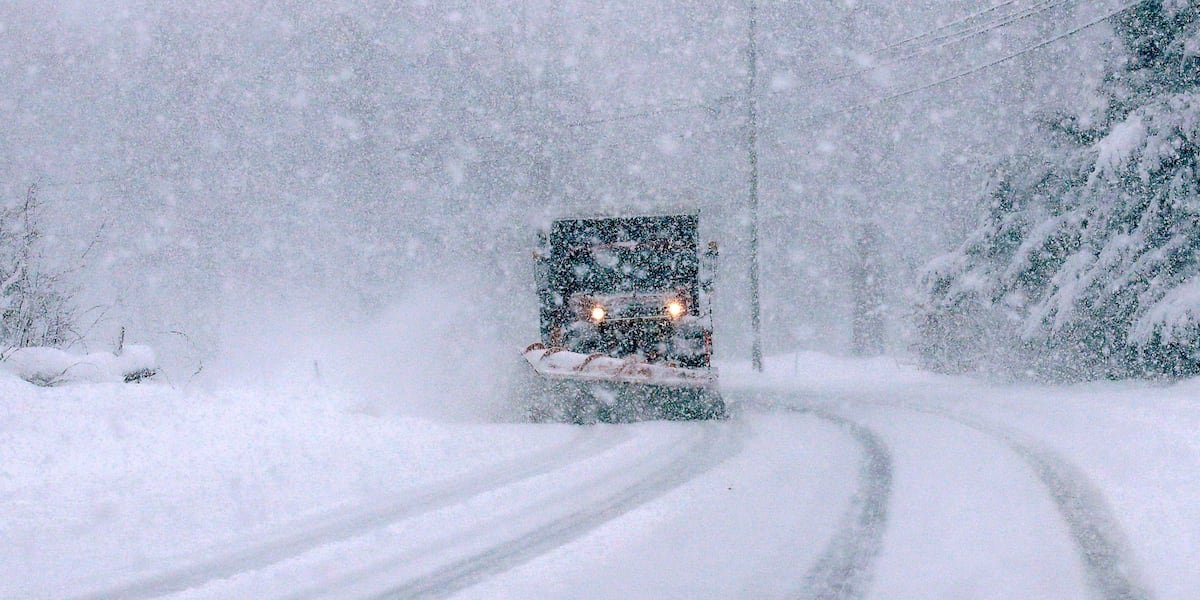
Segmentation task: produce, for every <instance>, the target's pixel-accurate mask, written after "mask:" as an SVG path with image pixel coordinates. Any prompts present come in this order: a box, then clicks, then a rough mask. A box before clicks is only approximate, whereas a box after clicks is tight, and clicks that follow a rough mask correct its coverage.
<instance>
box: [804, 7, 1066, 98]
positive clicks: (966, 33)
mask: <svg viewBox="0 0 1200 600" xmlns="http://www.w3.org/2000/svg"><path fill="white" fill-rule="evenodd" d="M1076 1H1078V0H1058V1H1055V0H1046V1H1044V2H1042V3H1041V4H1038V5H1034V6H1033V7H1030V8H1028V9H1025V10H1024V11H1018V12H1016V13H1012V14H1009V15H1007V16H1006V17H1004V18H1002V19H999V20H996V21H992V22H989V23H986V24H985V25H988V26H987V27H982V28H978V29H974V30H971V29H967V30H963V31H960V32H956V33H954V34H950V35H944V36H939V37H935V38H932V39H931V40H930V43H933V42H940V43H936V44H934V45H923V46H921V47H917V48H916V49H914V50H911V51H910V52H908V53H906V54H901V55H899V56H897V57H894V58H891V59H888V60H885V61H883V62H879V63H876V64H872V65H870V66H867V67H863V68H860V69H855V70H852V71H846V72H844V73H839V74H837V75H833V76H830V77H827V78H824V79H820V80H817V81H814V82H812V83H811V84H810V85H814V86H816V85H826V84H830V83H836V82H838V81H843V80H846V79H850V78H852V77H857V76H859V75H863V74H866V73H870V72H873V71H875V70H876V69H879V68H880V67H886V66H889V65H895V64H899V63H903V62H906V61H908V60H911V59H914V58H918V57H921V56H924V55H927V54H931V53H933V52H936V51H938V50H941V49H942V48H946V47H948V46H952V45H955V44H959V43H962V42H965V41H967V40H970V39H973V38H976V37H979V36H981V35H984V34H986V33H988V32H990V31H995V30H997V29H1001V28H1003V27H1008V26H1009V25H1012V24H1014V23H1018V22H1020V21H1024V20H1025V19H1028V18H1030V17H1033V16H1035V15H1037V14H1040V13H1044V12H1048V11H1051V10H1053V9H1056V8H1061V7H1063V6H1066V5H1068V4H1071V3H1073V2H1076Z"/></svg>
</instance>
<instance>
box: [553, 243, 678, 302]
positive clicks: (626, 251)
mask: <svg viewBox="0 0 1200 600" xmlns="http://www.w3.org/2000/svg"><path fill="white" fill-rule="evenodd" d="M567 262H568V268H570V270H571V277H572V279H573V280H574V282H575V288H576V289H578V290H580V291H587V292H592V293H602V294H605V293H608V294H611V293H628V292H654V291H662V290H667V289H672V288H675V287H678V286H680V285H686V284H687V282H688V281H689V280H690V278H691V276H692V275H693V274H694V273H695V272H696V266H697V265H696V256H695V253H694V252H689V251H688V248H687V247H684V246H678V245H673V244H670V243H661V242H660V243H637V242H623V243H620V242H619V243H615V244H604V245H597V246H581V247H575V248H572V249H571V252H570V257H569V260H568V261H567Z"/></svg>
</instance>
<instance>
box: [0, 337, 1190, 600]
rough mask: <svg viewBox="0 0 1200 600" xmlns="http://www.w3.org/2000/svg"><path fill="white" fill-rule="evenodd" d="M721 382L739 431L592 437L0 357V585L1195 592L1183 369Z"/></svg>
mask: <svg viewBox="0 0 1200 600" xmlns="http://www.w3.org/2000/svg"><path fill="white" fill-rule="evenodd" d="M722 373H723V389H724V393H725V396H726V398H727V400H729V401H730V402H731V403H732V404H733V406H734V413H735V415H734V416H733V417H732V418H731V419H729V420H727V421H721V422H707V423H666V422H652V423H638V424H629V425H596V426H588V427H575V426H567V425H530V424H518V423H508V424H504V423H493V424H486V423H442V422H434V421H429V420H425V419H416V418H411V417H405V416H400V415H395V414H387V413H382V412H379V411H378V410H373V409H370V408H369V407H370V406H371V405H369V404H361V403H358V402H357V401H356V400H355V399H354V398H352V397H347V396H346V395H345V394H340V393H338V392H336V391H335V390H331V389H328V388H325V387H322V386H320V385H317V384H315V383H314V384H311V385H306V384H303V383H302V382H297V383H296V385H294V386H293V389H288V390H270V391H264V390H258V389H240V390H228V389H227V390H219V391H211V392H200V391H179V390H175V389H172V388H170V387H167V386H165V385H162V384H150V385H138V386H134V385H121V384H113V383H101V384H81V385H74V386H68V387H58V388H41V387H36V386H33V385H30V384H27V383H25V382H23V381H21V380H19V379H17V378H16V377H14V376H11V375H0V452H2V453H3V454H2V455H0V456H2V457H3V458H2V460H0V507H3V508H2V510H3V512H2V515H3V524H4V526H3V527H2V528H0V598H62V597H88V596H92V597H109V596H118V597H127V598H137V597H157V596H174V597H183V598H263V597H268V598H269V597H288V596H296V597H336V598H344V597H351V598H354V597H367V596H376V595H379V594H383V595H392V596H397V597H408V596H414V595H420V594H428V595H433V596H449V595H458V596H462V597H467V598H496V597H512V598H525V597H546V598H576V597H598V598H630V597H637V598H696V597H708V598H743V597H755V598H759V597H794V596H796V595H805V594H806V593H812V594H819V593H820V592H822V591H825V592H828V591H830V590H839V589H840V590H842V592H841V593H840V595H839V594H833V595H832V596H831V597H855V596H856V595H861V596H862V597H867V598H880V599H882V598H1090V597H1101V596H1104V595H1106V594H1111V593H1112V592H1114V591H1118V590H1122V589H1124V590H1127V591H1131V592H1133V593H1134V595H1133V597H1138V596H1142V597H1158V598H1180V599H1187V598H1195V597H1196V591H1197V590H1200V570H1197V569H1196V568H1195V565H1196V564H1200V435H1198V434H1200V407H1198V406H1197V404H1196V398H1197V397H1200V381H1188V382H1183V383H1177V384H1173V385H1154V384H1147V383H1106V384H1087V385H1075V386H1069V387H1045V386H1032V385H1002V384H993V383H986V382H981V381H977V380H972V379H966V378H949V377H942V376H934V375H930V374H926V373H922V372H920V371H917V370H916V369H913V368H911V367H907V366H904V365H901V364H898V363H896V362H895V361H893V360H891V359H872V360H851V359H845V358H837V357H831V356H826V355H822V354H815V353H802V354H799V355H794V356H793V355H788V356H781V357H775V358H773V359H771V360H769V361H768V364H767V372H766V374H761V375H760V374H756V373H753V372H751V371H750V370H749V369H748V368H747V366H746V365H742V364H727V365H724V369H723V371H722ZM1098 548H1099V549H1100V550H1104V551H1105V552H1097V549H1098ZM1089 551H1091V553H1090V554H1089ZM1088 556H1091V560H1090V561H1089V560H1088V559H1087V558H1086V557H1088ZM1097 557H1100V558H1097ZM839 584H842V587H837V585H839Z"/></svg>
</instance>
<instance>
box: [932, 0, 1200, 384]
mask: <svg viewBox="0 0 1200 600" xmlns="http://www.w3.org/2000/svg"><path fill="white" fill-rule="evenodd" d="M1115 27H1116V30H1117V33H1118V36H1119V38H1120V40H1121V43H1122V49H1123V53H1122V55H1123V58H1122V60H1121V61H1118V62H1117V63H1115V64H1111V65H1110V66H1109V67H1108V71H1107V73H1106V77H1105V79H1104V81H1103V83H1102V84H1101V86H1100V89H1099V90H1098V94H1097V96H1098V97H1097V102H1096V103H1095V106H1094V107H1093V108H1091V109H1090V110H1088V111H1085V112H1084V113H1083V114H1076V115H1062V116H1059V117H1056V118H1054V119H1049V120H1047V122H1046V125H1047V128H1046V129H1047V136H1046V144H1045V145H1044V147H1042V148H1037V149H1034V150H1033V151H1032V152H1031V154H1030V155H1027V156H1022V157H1014V158H1013V159H1011V160H1009V161H1008V162H1006V163H1005V165H1004V166H1003V168H1001V169H999V170H998V172H997V175H996V176H995V177H994V179H993V182H992V185H991V187H990V188H989V190H988V195H987V199H988V200H989V202H988V210H987V214H986V216H985V218H984V220H983V222H982V224H981V225H980V226H979V227H978V228H977V229H976V230H975V231H974V232H973V233H972V234H971V235H970V236H969V238H968V239H967V241H966V242H964V244H963V245H962V246H960V247H959V248H958V249H957V250H955V251H954V252H951V253H950V254H948V255H945V256H942V257H939V258H937V259H935V260H934V261H933V262H931V263H930V264H929V265H928V267H927V270H926V273H925V276H924V280H923V289H924V300H923V302H922V303H921V305H920V306H919V307H918V308H919V320H920V322H921V323H922V330H923V332H924V334H925V335H924V336H923V339H922V341H921V342H920V348H919V350H920V353H921V355H922V356H923V357H925V359H926V363H927V364H928V366H931V367H933V368H939V369H943V370H963V369H967V368H979V367H980V366H982V364H981V363H984V362H989V363H990V362H996V360H995V356H996V351H995V350H996V347H997V346H998V347H1000V348H1002V349H1005V350H1007V351H1011V353H1010V355H1009V357H1008V358H1009V359H1011V361H1012V363H1011V364H1012V365H1013V366H1017V367H1018V368H1020V369H1035V370H1037V371H1039V372H1041V373H1043V374H1048V375H1050V376H1055V377H1066V378H1090V377H1101V376H1107V377H1124V376H1131V375H1134V376H1136V375H1150V374H1170V375H1190V374H1198V373H1200V361H1198V358H1200V350H1197V348H1198V347H1200V327H1198V326H1197V321H1196V317H1197V316H1198V315H1200V292H1198V291H1197V288H1198V287H1200V284H1198V283H1197V281H1198V278H1200V146H1198V144H1200V9H1198V8H1197V7H1196V5H1195V3H1192V2H1166V3H1164V2H1163V1H1162V0H1148V1H1146V2H1142V3H1141V4H1139V5H1137V6H1136V7H1134V8H1133V9H1131V10H1130V11H1127V12H1125V13H1123V14H1122V15H1121V16H1120V17H1118V18H1117V19H1116V22H1115ZM980 344H984V345H986V346H990V347H984V348H982V349H979V348H978V346H979V345H980ZM1006 362H1008V361H1006Z"/></svg>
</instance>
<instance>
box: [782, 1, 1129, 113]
mask: <svg viewBox="0 0 1200 600" xmlns="http://www.w3.org/2000/svg"><path fill="white" fill-rule="evenodd" d="M1143 1H1144V0H1135V1H1134V2H1129V3H1126V4H1125V5H1124V6H1122V7H1121V8H1119V9H1117V10H1115V11H1112V12H1110V13H1108V14H1106V15H1104V16H1102V17H1100V18H1097V19H1095V20H1092V21H1089V22H1087V23H1084V24H1083V25H1081V26H1079V27H1076V28H1075V29H1072V30H1070V31H1066V32H1063V33H1061V34H1059V35H1056V36H1054V37H1052V38H1050V39H1048V40H1046V41H1043V42H1040V43H1038V44H1035V45H1033V46H1030V47H1028V48H1025V49H1024V50H1021V51H1020V52H1017V53H1015V54H1010V55H1008V56H1005V57H1003V58H999V59H996V60H993V61H991V62H988V63H985V64H982V65H979V66H976V67H972V68H970V69H968V70H966V71H963V72H961V73H957V74H955V75H951V76H949V77H945V78H942V79H939V80H937V81H934V82H932V83H928V84H925V85H921V86H918V87H915V88H912V89H908V90H905V91H903V92H899V93H896V94H892V95H889V96H884V97H882V98H877V99H875V100H872V101H869V102H863V103H860V104H856V105H853V106H849V107H846V108H842V109H838V110H833V111H829V112H825V113H819V114H816V115H811V116H809V117H808V118H807V119H804V120H805V121H808V122H812V121H816V120H818V119H822V118H826V117H831V116H836V115H840V114H847V113H852V112H857V111H859V110H863V109H869V108H873V107H875V106H879V105H880V104H884V103H886V102H891V101H893V100H899V99H901V98H906V97H908V96H911V95H913V94H917V93H920V92H923V91H925V90H928V89H932V88H935V87H939V86H942V85H945V84H947V83H951V82H954V81H957V80H959V79H962V78H964V77H969V76H971V75H974V74H976V73H979V72H980V71H984V70H987V69H990V68H992V67H995V66H998V65H1001V64H1004V63H1006V62H1008V61H1010V60H1013V59H1015V58H1018V57H1021V56H1024V55H1026V54H1029V53H1030V52H1034V51H1037V50H1040V49H1042V48H1045V47H1046V46H1049V45H1051V44H1053V43H1055V42H1058V41H1060V40H1063V39H1066V38H1068V37H1071V36H1073V35H1076V34H1078V33H1080V32H1083V31H1085V30H1087V29H1091V28H1092V27H1095V26H1096V25H1099V24H1100V23H1103V22H1105V21H1108V20H1109V19H1111V18H1113V17H1115V16H1117V15H1119V14H1121V13H1123V12H1125V11H1127V10H1129V9H1131V8H1133V7H1134V6H1137V5H1138V4H1140V3H1141V2H1143Z"/></svg>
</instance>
